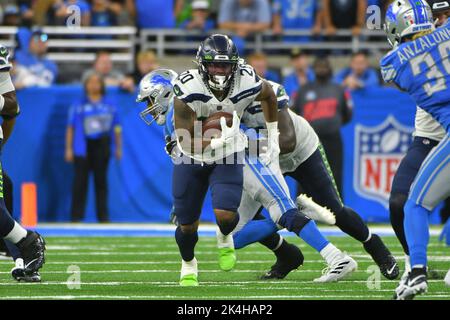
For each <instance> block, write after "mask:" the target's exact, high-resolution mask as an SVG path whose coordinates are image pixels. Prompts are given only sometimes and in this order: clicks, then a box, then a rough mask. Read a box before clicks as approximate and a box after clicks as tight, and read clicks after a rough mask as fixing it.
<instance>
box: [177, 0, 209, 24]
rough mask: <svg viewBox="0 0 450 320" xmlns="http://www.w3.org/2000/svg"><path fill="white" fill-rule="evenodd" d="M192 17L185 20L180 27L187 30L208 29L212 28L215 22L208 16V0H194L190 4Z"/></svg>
mask: <svg viewBox="0 0 450 320" xmlns="http://www.w3.org/2000/svg"><path fill="white" fill-rule="evenodd" d="M191 8H192V18H190V19H187V20H185V21H184V22H183V23H182V24H181V25H180V27H181V28H182V29H187V30H201V31H209V30H211V29H214V27H215V22H214V20H212V19H210V18H209V2H208V0H194V1H192V4H191Z"/></svg>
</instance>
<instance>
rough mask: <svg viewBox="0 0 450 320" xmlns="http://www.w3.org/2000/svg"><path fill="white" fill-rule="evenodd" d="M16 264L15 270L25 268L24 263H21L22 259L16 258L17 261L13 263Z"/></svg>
mask: <svg viewBox="0 0 450 320" xmlns="http://www.w3.org/2000/svg"><path fill="white" fill-rule="evenodd" d="M15 263H16V268H17V269H23V268H25V266H24V263H23V259H22V258H17V260H16V261H15Z"/></svg>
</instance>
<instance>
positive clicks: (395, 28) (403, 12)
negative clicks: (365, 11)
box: [384, 0, 435, 48]
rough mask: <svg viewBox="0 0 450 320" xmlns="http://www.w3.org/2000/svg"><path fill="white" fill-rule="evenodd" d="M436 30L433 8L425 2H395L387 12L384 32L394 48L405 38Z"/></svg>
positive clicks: (397, 0) (413, 0)
mask: <svg viewBox="0 0 450 320" xmlns="http://www.w3.org/2000/svg"><path fill="white" fill-rule="evenodd" d="M434 29H435V26H434V21H433V14H432V12H431V7H430V6H429V5H428V3H427V2H426V1H424V0H395V1H394V2H393V3H391V4H390V5H389V7H388V9H387V11H386V19H385V24H384V31H385V32H386V34H387V39H388V42H389V44H390V45H391V46H392V47H393V48H395V47H396V46H398V45H399V44H400V43H402V42H403V40H404V38H405V37H408V36H412V35H414V34H416V33H418V32H422V31H429V30H434Z"/></svg>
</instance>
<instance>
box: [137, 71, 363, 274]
mask: <svg viewBox="0 0 450 320" xmlns="http://www.w3.org/2000/svg"><path fill="white" fill-rule="evenodd" d="M249 71H251V72H254V71H253V70H249ZM171 78H174V72H173V71H171V70H167V69H160V70H156V71H154V72H152V73H150V74H148V75H146V76H145V77H144V78H143V79H142V81H141V83H140V85H139V87H140V93H139V96H138V99H137V100H138V101H146V102H147V103H148V107H147V109H146V110H145V111H144V112H142V113H141V117H142V118H143V119H144V120H145V121H146V123H147V124H151V123H152V122H153V121H154V120H156V122H157V123H158V124H159V125H163V124H164V125H165V136H166V142H167V146H166V151H167V152H168V154H170V155H171V156H172V157H173V158H175V159H176V158H177V156H179V152H177V150H176V149H177V147H176V145H175V144H174V143H173V142H172V141H173V139H174V138H176V136H175V135H174V126H173V107H172V102H171V96H172V95H171V91H172V85H171V81H170V79H171ZM275 92H276V91H275ZM283 98H284V97H281V99H283ZM283 102H284V101H279V103H283ZM259 107H260V106H259ZM148 115H151V118H150V120H149V121H148V120H146V116H148ZM167 119H168V120H167ZM261 120H262V121H263V122H264V123H265V120H264V116H263V115H262V114H261ZM243 170H244V183H243V189H244V192H243V195H242V199H241V204H240V206H239V208H238V212H239V215H240V216H242V217H243V219H240V222H239V225H238V226H237V227H236V229H235V230H234V232H233V238H234V243H235V245H236V248H238V249H239V248H242V247H244V246H246V245H247V244H250V243H253V242H256V241H260V242H261V243H262V244H263V245H265V246H266V247H268V248H269V249H271V250H272V251H274V253H275V255H276V257H277V262H276V264H275V265H274V267H272V270H271V271H270V272H269V273H267V274H266V275H265V276H264V279H274V278H276V279H281V278H284V277H285V276H286V275H287V274H288V273H289V272H290V271H292V270H294V269H296V268H297V267H299V266H300V265H301V264H302V263H303V255H302V254H301V251H300V250H299V249H298V248H297V247H296V246H294V245H292V244H289V243H287V241H285V240H284V239H283V238H282V237H281V236H279V235H278V234H277V233H276V232H277V231H278V227H277V225H276V223H274V222H273V221H272V220H275V221H278V220H280V218H281V216H282V215H283V214H285V213H286V214H287V215H293V213H294V214H295V213H296V212H297V211H298V209H297V208H296V206H295V204H294V202H293V201H292V200H291V199H290V196H289V190H288V187H287V185H286V183H285V181H284V178H283V176H282V174H281V171H280V169H279V167H278V163H271V164H269V165H268V166H265V165H264V164H262V163H261V161H260V160H258V159H255V158H251V153H250V152H248V154H247V156H246V161H245V165H244V169H243ZM274 171H276V172H277V173H276V174H275V173H274ZM261 206H264V207H265V208H266V209H267V210H268V211H269V213H270V215H271V217H272V219H264V218H262V219H258V220H256V221H254V220H252V219H253V218H254V215H255V213H256V212H257V211H258V208H259V207H261ZM317 209H319V212H318V213H316V216H321V217H323V216H324V214H323V213H321V212H323V211H325V213H327V214H328V215H329V216H331V217H332V214H331V213H330V212H329V211H327V210H325V209H324V208H322V207H320V206H317V205H316V206H315V207H314V208H313V210H317ZM309 213H310V214H311V212H309ZM299 215H300V214H299ZM177 218H178V217H177ZM177 220H178V219H177ZM303 221H304V223H305V224H308V222H310V220H309V219H308V218H306V217H304V218H303V220H302V223H303ZM329 223H330V222H329ZM177 224H179V223H178V221H177ZM299 229H303V228H302V226H300V227H299ZM308 229H312V231H311V230H309V231H308ZM300 231H301V230H299V231H298V232H296V233H300V234H299V235H300V236H301V237H302V238H304V239H305V241H306V242H308V243H309V244H310V245H311V246H313V247H315V248H316V247H317V243H319V245H322V244H323V247H319V248H317V249H318V251H319V252H321V253H322V255H323V256H324V258H325V260H326V261H327V263H328V264H329V268H328V271H329V272H327V274H326V275H324V276H323V277H322V279H325V280H326V281H337V280H340V279H342V278H343V277H344V276H345V275H347V274H348V273H350V272H351V271H353V269H354V268H355V267H356V263H355V262H354V261H353V259H351V258H350V257H349V256H348V255H345V254H343V253H342V252H341V251H339V250H338V249H337V248H335V247H334V246H333V245H332V244H329V243H328V241H326V239H324V238H323V237H322V236H321V235H319V236H315V235H314V232H316V233H318V230H317V228H316V227H315V225H314V223H311V224H309V225H308V227H306V231H304V232H302V233H301V232H300ZM233 238H232V237H230V236H224V235H223V234H221V232H220V231H219V232H218V245H219V250H220V251H221V254H220V255H219V264H220V266H221V269H222V270H225V271H228V270H230V269H231V268H232V267H233V266H234V262H235V261H231V263H230V261H229V260H228V261H227V259H226V255H224V254H223V252H222V250H224V249H225V250H228V253H229V252H230V251H231V252H233V253H234V246H233ZM322 249H323V250H322ZM225 253H227V252H225ZM224 265H225V267H224Z"/></svg>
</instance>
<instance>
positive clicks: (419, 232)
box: [380, 0, 450, 300]
mask: <svg viewBox="0 0 450 320" xmlns="http://www.w3.org/2000/svg"><path fill="white" fill-rule="evenodd" d="M385 21H386V22H385V31H386V33H387V38H388V42H389V44H390V45H391V46H392V47H393V50H392V51H390V52H389V53H388V54H387V55H386V56H385V57H384V58H383V59H382V61H381V63H380V65H381V71H382V75H383V79H384V80H385V81H386V82H393V83H395V84H396V85H397V86H398V87H399V88H400V89H401V90H404V91H407V92H408V93H409V94H410V95H411V96H412V98H413V99H414V100H415V102H416V104H417V105H418V106H420V108H421V109H423V110H424V111H425V112H427V113H428V114H430V115H431V116H432V117H433V119H434V120H436V121H437V122H438V123H439V124H440V125H441V126H442V127H443V129H444V130H445V132H446V134H445V136H444V138H443V139H442V140H441V142H440V143H439V144H438V145H437V146H436V147H435V148H434V149H433V150H432V151H431V152H430V153H429V154H428V156H427V157H426V158H425V160H424V161H423V163H422V165H421V167H420V169H419V172H418V173H417V175H416V177H415V179H414V182H413V183H412V185H411V189H410V190H409V194H408V199H407V201H406V204H405V207H404V211H405V217H404V228H405V235H406V242H407V244H408V249H409V253H410V264H411V271H410V272H409V273H408V276H407V278H406V279H405V280H403V281H400V284H399V285H398V287H397V288H396V290H395V294H394V298H395V299H398V300H405V299H413V298H414V297H415V296H416V295H417V294H421V293H424V292H426V291H427V289H428V284H427V268H426V267H427V245H428V241H429V230H428V216H429V214H430V213H431V211H432V210H433V209H434V208H435V207H436V205H437V204H439V203H440V202H441V201H442V200H444V199H445V198H447V197H448V196H450V184H449V183H448V182H449V180H450V105H449V104H450V92H449V90H448V88H447V86H448V84H449V83H450V82H449V80H450V61H449V51H450V23H449V22H447V23H445V24H444V25H443V26H442V27H440V28H438V29H435V26H434V21H433V15H432V11H431V8H430V6H429V5H428V3H427V2H425V1H423V0H420V1H419V0H414V1H411V0H397V1H395V2H394V3H392V4H391V5H390V6H389V7H388V10H387V12H386V19H385Z"/></svg>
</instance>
